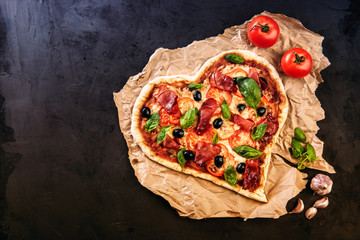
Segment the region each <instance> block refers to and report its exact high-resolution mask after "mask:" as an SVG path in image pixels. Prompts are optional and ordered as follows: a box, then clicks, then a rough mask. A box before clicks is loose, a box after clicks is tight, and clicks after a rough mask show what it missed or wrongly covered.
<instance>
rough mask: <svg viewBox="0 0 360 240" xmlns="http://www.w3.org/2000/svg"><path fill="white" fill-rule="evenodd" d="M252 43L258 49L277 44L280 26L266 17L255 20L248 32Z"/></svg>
mask: <svg viewBox="0 0 360 240" xmlns="http://www.w3.org/2000/svg"><path fill="white" fill-rule="evenodd" d="M247 33H248V37H249V39H250V41H251V42H252V43H253V44H254V45H255V46H257V47H261V48H267V47H271V46H272V45H274V44H275V43H276V41H277V40H278V38H279V35H280V29H279V25H278V24H277V23H276V22H275V20H274V19H272V18H270V17H266V16H258V17H256V18H254V19H253V20H252V21H251V23H250V25H249V27H248V30H247Z"/></svg>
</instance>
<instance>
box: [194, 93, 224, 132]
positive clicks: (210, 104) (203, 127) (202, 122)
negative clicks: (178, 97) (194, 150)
mask: <svg viewBox="0 0 360 240" xmlns="http://www.w3.org/2000/svg"><path fill="white" fill-rule="evenodd" d="M218 107H219V105H218V103H217V102H216V100H215V99H213V98H208V99H206V100H205V101H204V102H203V103H202V104H201V107H200V110H199V111H200V114H199V122H198V124H197V126H196V134H197V135H203V134H204V133H205V132H206V131H207V130H208V129H209V128H210V127H211V124H210V122H209V121H210V118H211V117H212V115H213V114H214V112H215V111H216V109H217V108H218Z"/></svg>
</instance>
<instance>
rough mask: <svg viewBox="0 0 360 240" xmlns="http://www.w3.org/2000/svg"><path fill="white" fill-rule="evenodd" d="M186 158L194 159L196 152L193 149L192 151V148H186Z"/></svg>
mask: <svg viewBox="0 0 360 240" xmlns="http://www.w3.org/2000/svg"><path fill="white" fill-rule="evenodd" d="M183 153H184V158H185V159H186V160H194V158H195V154H194V152H193V151H190V150H184V152H183Z"/></svg>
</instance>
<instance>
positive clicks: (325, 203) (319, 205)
mask: <svg viewBox="0 0 360 240" xmlns="http://www.w3.org/2000/svg"><path fill="white" fill-rule="evenodd" d="M328 205H329V198H328V197H323V198H322V199H319V200H317V201H316V202H315V203H314V206H313V207H314V208H326V207H327V206H328Z"/></svg>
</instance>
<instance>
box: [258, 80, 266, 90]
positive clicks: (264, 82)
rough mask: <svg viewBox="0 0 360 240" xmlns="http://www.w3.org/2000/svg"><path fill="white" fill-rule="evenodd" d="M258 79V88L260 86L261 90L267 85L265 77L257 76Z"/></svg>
mask: <svg viewBox="0 0 360 240" xmlns="http://www.w3.org/2000/svg"><path fill="white" fill-rule="evenodd" d="M259 79H260V88H261V90H265V89H266V88H267V85H268V84H267V81H266V79H265V78H263V77H259Z"/></svg>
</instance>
